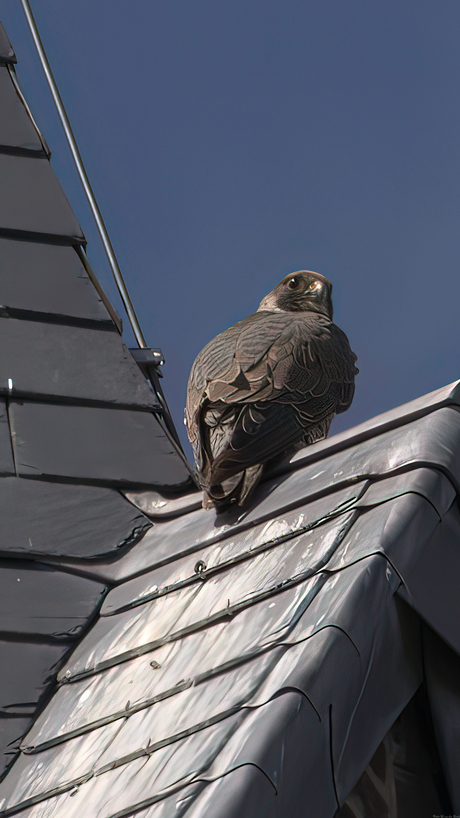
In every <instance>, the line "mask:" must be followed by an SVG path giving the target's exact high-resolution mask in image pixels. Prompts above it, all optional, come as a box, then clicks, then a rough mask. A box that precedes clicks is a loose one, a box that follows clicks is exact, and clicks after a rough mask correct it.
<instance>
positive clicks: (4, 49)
mask: <svg viewBox="0 0 460 818" xmlns="http://www.w3.org/2000/svg"><path fill="white" fill-rule="evenodd" d="M0 62H5V63H15V62H16V56H15V53H14V51H13V47H12V45H11V43H10V41H9V39H8V35H7V33H6V31H5V29H4V28H3V26H2V24H1V23H0Z"/></svg>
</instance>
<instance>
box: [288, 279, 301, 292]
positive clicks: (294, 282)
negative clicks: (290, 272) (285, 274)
mask: <svg viewBox="0 0 460 818" xmlns="http://www.w3.org/2000/svg"><path fill="white" fill-rule="evenodd" d="M287 285H288V287H289V289H290V290H296V289H297V287H298V286H299V279H298V278H290V279H289V281H288V283H287Z"/></svg>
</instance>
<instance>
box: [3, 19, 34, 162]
mask: <svg viewBox="0 0 460 818" xmlns="http://www.w3.org/2000/svg"><path fill="white" fill-rule="evenodd" d="M0 38H1V34H0ZM1 50H2V49H1V41H0V52H1ZM0 60H1V57H0ZM0 102H1V106H2V118H1V120H0V152H1V151H2V148H4V147H8V148H19V149H23V150H32V151H37V152H39V153H42V152H43V146H42V143H41V142H40V139H39V138H38V134H37V131H36V130H35V128H34V126H33V124H32V121H31V119H30V117H29V114H28V113H27V111H26V109H25V107H24V104H23V102H22V100H21V99H20V97H19V95H18V93H17V91H16V88H15V87H14V85H13V82H12V80H11V76H10V73H9V70H8V68H7V67H6V65H3V66H2V65H0Z"/></svg>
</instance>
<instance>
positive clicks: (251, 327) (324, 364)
mask: <svg viewBox="0 0 460 818" xmlns="http://www.w3.org/2000/svg"><path fill="white" fill-rule="evenodd" d="M331 292H332V284H331V283H330V281H328V280H327V278H325V277H324V276H322V275H319V274H318V273H313V272H311V271H309V270H300V271H299V272H297V273H292V274H291V275H288V276H286V278H283V280H282V281H280V283H279V284H278V285H277V286H276V287H275V289H274V290H273V291H272V292H271V293H269V294H268V295H266V296H265V298H263V299H262V301H261V303H260V306H259V309H258V310H257V312H255V313H254V314H253V315H250V316H249V317H248V318H244V319H243V320H242V321H239V322H238V323H237V324H235V326H233V327H230V329H228V330H226V331H225V332H222V333H221V334H220V335H218V336H217V337H216V338H214V339H213V340H212V341H210V342H209V344H207V346H205V348H204V349H203V350H202V351H201V352H200V353H199V355H198V356H197V358H196V360H195V362H194V364H193V366H192V370H191V372H190V377H189V381H188V387H187V406H186V409H185V422H186V425H187V431H188V436H189V439H190V442H191V444H192V447H193V453H194V456H195V460H196V464H197V467H198V472H199V479H200V482H201V485H202V487H203V489H204V492H205V500H204V502H203V505H205V506H210V505H214V506H216V507H218V508H221V507H225V506H227V505H229V504H230V503H238V504H239V505H243V504H244V502H245V501H246V500H247V499H248V497H249V495H250V493H251V492H252V490H253V489H254V487H255V486H256V484H257V482H258V481H259V479H260V476H261V473H262V470H263V468H264V465H265V464H267V463H268V462H269V461H271V460H273V459H274V458H276V457H279V456H280V455H285V454H289V453H292V452H294V451H295V450H296V449H299V448H302V447H303V446H306V445H308V444H309V443H314V442H315V441H317V440H321V438H323V437H326V435H327V433H328V431H329V426H330V424H331V421H332V418H333V417H334V415H335V414H338V413H339V412H344V411H345V410H346V409H348V407H349V406H350V404H351V401H352V399H353V393H354V378H355V375H356V374H357V373H358V370H357V369H356V367H355V361H356V355H355V354H354V353H353V352H352V351H351V349H350V345H349V343H348V339H347V336H346V335H345V333H344V332H342V330H341V329H339V328H338V327H337V326H336V325H335V324H334V323H333V322H332V299H331Z"/></svg>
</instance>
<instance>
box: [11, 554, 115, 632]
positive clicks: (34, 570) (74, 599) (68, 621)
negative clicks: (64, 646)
mask: <svg viewBox="0 0 460 818" xmlns="http://www.w3.org/2000/svg"><path fill="white" fill-rule="evenodd" d="M0 587H1V589H2V593H1V597H0V622H1V630H2V632H3V633H6V632H10V633H14V634H19V633H22V634H28V635H29V636H30V635H32V634H34V635H47V636H50V637H55V638H56V639H60V640H62V639H65V638H68V637H72V638H76V637H77V636H78V635H79V634H80V633H81V631H82V629H83V628H84V626H85V625H86V622H87V620H88V617H89V616H90V615H91V614H92V613H93V611H94V610H95V609H96V608H97V606H98V605H99V602H100V601H101V594H102V592H103V591H104V590H105V589H104V586H103V585H101V584H100V583H98V582H94V581H93V580H90V579H86V578H83V577H79V576H72V575H71V574H64V573H62V572H61V571H59V570H56V569H55V568H52V567H51V566H49V565H40V564H38V563H36V562H32V561H30V562H24V561H19V560H0Z"/></svg>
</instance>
